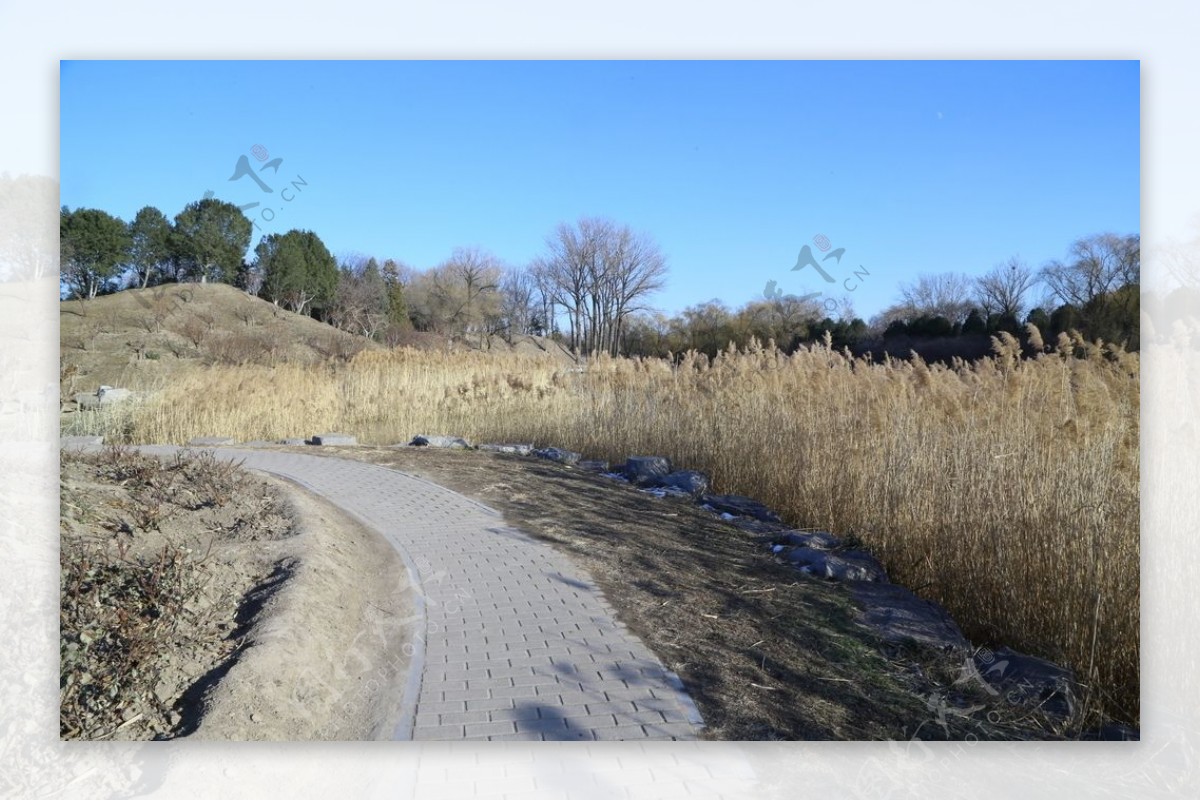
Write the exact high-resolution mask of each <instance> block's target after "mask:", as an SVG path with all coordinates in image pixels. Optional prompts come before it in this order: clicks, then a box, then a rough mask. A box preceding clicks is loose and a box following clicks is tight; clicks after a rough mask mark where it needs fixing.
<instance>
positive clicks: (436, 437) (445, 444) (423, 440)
mask: <svg viewBox="0 0 1200 801" xmlns="http://www.w3.org/2000/svg"><path fill="white" fill-rule="evenodd" d="M408 444H409V445H418V446H428V447H430V448H470V447H471V443H470V442H467V441H466V440H465V439H463V438H462V437H447V436H442V435H440V434H429V435H426V434H419V435H417V436H415V437H413V439H412V442H410V443H408Z"/></svg>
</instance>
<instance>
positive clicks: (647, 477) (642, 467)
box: [622, 456, 671, 487]
mask: <svg viewBox="0 0 1200 801" xmlns="http://www.w3.org/2000/svg"><path fill="white" fill-rule="evenodd" d="M622 472H624V473H625V477H626V478H628V479H629V480H630V481H631V482H633V483H634V484H637V485H638V486H641V487H649V486H655V485H657V484H659V482H660V480H661V479H662V478H663V477H664V476H666V475H667V474H668V473H670V472H671V462H670V461H669V460H668V459H666V458H664V457H662V456H630V457H629V458H628V459H626V460H625V468H624V470H623V471H622Z"/></svg>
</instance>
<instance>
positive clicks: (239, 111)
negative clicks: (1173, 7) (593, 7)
mask: <svg viewBox="0 0 1200 801" xmlns="http://www.w3.org/2000/svg"><path fill="white" fill-rule="evenodd" d="M61 111H62V116H61V153H62V162H61V186H62V203H63V204H65V205H67V206H70V207H71V208H78V207H93V208H101V209H104V210H106V211H108V212H110V213H113V214H116V215H117V216H120V217H121V218H122V219H125V220H130V219H132V217H133V216H134V214H136V212H137V210H138V209H139V208H141V207H142V206H145V205H152V206H156V207H158V208H159V209H161V210H162V211H163V212H164V213H165V214H166V215H167V216H168V217H174V216H175V214H177V213H178V212H179V211H180V210H182V208H183V207H184V206H185V205H186V204H187V203H189V202H191V201H194V200H198V199H200V198H201V197H202V196H203V195H204V193H205V192H206V191H209V190H211V191H213V192H215V194H216V196H217V197H219V198H221V199H223V200H228V201H230V202H232V203H235V204H237V205H243V204H246V203H251V202H255V201H258V202H259V203H260V205H259V206H258V207H255V208H251V209H247V211H246V213H247V216H249V217H250V218H251V219H252V220H253V221H254V222H255V224H256V231H255V239H254V241H253V242H252V243H251V247H253V245H254V244H256V243H257V240H258V237H259V236H260V235H261V234H264V233H273V232H278V233H282V232H284V231H286V230H288V229H290V228H307V229H310V230H313V231H315V232H316V233H317V234H318V235H320V237H321V238H322V239H323V240H324V242H325V243H326V245H327V246H328V247H329V249H330V250H331V251H332V252H333V253H334V254H335V255H342V254H348V253H352V252H353V253H363V254H368V255H375V256H378V257H382V258H389V257H390V258H395V259H398V260H401V261H404V262H406V263H408V264H411V265H412V266H414V267H417V268H422V269H423V268H427V267H430V266H433V265H435V264H437V263H438V262H440V261H442V260H444V259H445V258H447V257H448V256H449V255H450V253H451V251H452V250H453V249H454V248H455V247H456V246H471V245H474V246H479V247H483V248H486V249H488V250H490V251H492V252H493V253H495V254H496V255H497V256H498V257H500V258H501V259H503V260H504V261H506V262H508V263H511V264H517V265H522V264H525V263H527V262H528V261H529V260H531V259H532V258H534V257H536V256H537V255H538V254H539V253H541V252H542V251H543V249H544V240H545V237H546V236H547V235H548V234H549V233H550V232H551V231H552V229H553V228H554V226H555V225H557V224H558V223H559V222H571V221H574V220H576V219H578V218H579V217H581V216H606V217H610V218H612V219H614V220H616V221H617V222H619V223H624V224H627V225H629V226H631V227H632V228H634V229H637V230H640V231H644V232H646V233H648V234H649V235H650V236H652V237H653V238H654V239H655V241H656V242H657V243H658V244H659V246H660V247H661V249H662V250H663V252H664V253H665V254H666V256H667V258H668V264H669V267H670V275H669V281H668V287H667V289H666V290H665V291H663V292H662V293H660V294H659V295H658V296H657V297H656V298H655V303H656V305H657V306H658V307H660V308H661V309H663V310H664V311H667V312H677V311H679V310H681V309H682V308H683V307H685V306H688V305H692V304H695V303H699V302H703V301H706V300H709V299H712V298H717V299H720V300H722V301H724V302H725V303H727V304H729V305H730V306H735V307H736V306H739V305H741V304H743V303H745V302H746V301H749V300H752V299H754V298H756V297H760V296H761V293H762V292H763V290H764V287H765V286H766V284H767V282H768V281H771V280H774V281H776V282H777V285H778V287H779V288H780V289H781V290H783V291H784V292H792V293H796V294H806V293H809V292H826V293H827V295H828V296H829V297H831V298H839V297H842V296H847V297H849V298H850V300H851V301H852V303H853V305H854V308H855V310H856V312H857V313H858V314H859V315H860V316H862V317H864V318H866V317H870V316H871V315H872V314H875V313H876V312H878V311H880V310H881V309H882V308H884V307H885V306H886V305H888V304H889V303H891V302H893V301H894V300H895V298H896V295H897V286H898V284H899V283H901V282H905V281H910V280H912V279H913V278H915V277H916V275H917V274H919V273H937V272H945V271H951V270H953V271H957V272H964V273H967V274H969V275H976V274H979V273H981V272H984V271H986V270H987V269H989V268H991V267H992V266H993V265H995V264H997V263H1000V262H1003V261H1005V260H1006V259H1008V258H1009V257H1010V256H1020V257H1022V258H1024V259H1026V260H1028V261H1029V262H1030V263H1032V264H1034V265H1035V266H1040V265H1041V264H1042V263H1044V262H1045V261H1047V260H1049V259H1052V258H1062V257H1064V256H1065V255H1066V250H1067V247H1068V246H1069V245H1070V243H1071V242H1072V241H1073V240H1074V239H1076V238H1078V237H1081V236H1085V235H1088V234H1092V233H1099V232H1103V231H1114V232H1117V233H1122V234H1124V233H1135V232H1138V231H1139V230H1140V226H1139V212H1140V207H1139V188H1140V187H1139V65H1138V63H1137V62H1135V61H1121V62H1080V61H1050V62H1020V61H992V62H949V61H931V62H913V61H897V62H861V61H832V62H819V61H784V62H762V61H760V62H737V61H714V62H670V61H655V62H622V61H612V62H587V61H581V62H513V61H508V62H504V61H502V62H452V61H434V62H404V61H399V62H336V61H313V62H285V61H257V62H256V61H249V62H234V61H228V62H220V61H214V62H189V61H169V62H162V61H129V62H116V61H110V62H103V61H72V62H63V63H62V68H61ZM255 145H261V146H262V147H263V148H265V150H266V151H267V153H266V156H267V158H268V159H282V161H281V162H280V163H279V165H278V172H277V173H276V172H273V171H272V169H271V168H266V169H265V171H263V172H258V173H257V174H258V175H259V176H260V178H261V180H263V181H264V183H265V184H266V185H268V186H270V187H271V188H272V189H273V190H274V191H273V192H272V193H270V194H267V193H265V192H263V191H262V190H260V188H259V187H258V186H257V185H255V183H254V182H253V180H252V179H251V178H249V177H242V178H239V179H238V180H234V181H231V180H229V179H230V177H231V176H232V175H233V174H234V168H235V165H236V163H237V161H238V159H239V157H241V156H246V157H247V160H248V163H249V164H250V165H251V166H252V167H253V168H254V169H255V170H256V171H257V170H259V169H261V168H262V167H263V164H264V163H265V162H264V161H261V160H259V159H258V158H256V157H255V155H254V154H253V153H252V148H253V147H254V146H255ZM260 154H261V152H260ZM293 183H294V184H295V186H294V187H292V188H290V189H289V188H288V187H289V185H292V184H293ZM285 189H287V191H286V192H285V191H284V190H285ZM285 197H290V200H285V199H284V198H285ZM268 217H271V219H268ZM818 234H823V235H825V236H826V237H828V239H829V240H830V241H831V242H832V247H833V248H845V249H846V252H845V255H844V257H843V258H842V260H841V262H840V263H838V265H837V266H836V267H834V266H833V265H834V262H832V261H830V262H827V263H826V267H832V269H830V270H829V272H830V273H831V274H832V275H833V276H834V277H836V278H837V279H838V282H839V283H838V284H837V285H836V286H835V285H828V284H825V283H824V281H823V280H822V279H821V278H820V277H819V276H818V275H816V273H815V272H814V271H813V270H803V271H800V272H793V271H792V270H791V268H792V266H793V265H795V264H796V260H797V255H798V253H799V251H800V249H801V247H803V246H804V245H805V244H810V243H812V240H813V237H814V236H815V235H818ZM854 271H859V272H860V273H861V272H863V271H865V272H866V275H865V276H863V277H861V278H859V279H853V278H851V276H852V273H853V272H854ZM847 279H849V283H843V282H844V281H846V280H847ZM847 287H853V291H847Z"/></svg>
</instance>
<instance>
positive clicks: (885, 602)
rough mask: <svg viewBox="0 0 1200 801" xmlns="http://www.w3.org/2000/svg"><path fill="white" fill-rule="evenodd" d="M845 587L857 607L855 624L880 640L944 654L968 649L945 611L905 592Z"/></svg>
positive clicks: (880, 586) (866, 585) (870, 584)
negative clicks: (858, 610) (912, 644)
mask: <svg viewBox="0 0 1200 801" xmlns="http://www.w3.org/2000/svg"><path fill="white" fill-rule="evenodd" d="M846 586H847V587H849V588H850V592H851V594H852V595H853V597H854V600H855V601H856V602H857V603H858V605H859V609H860V612H859V621H860V622H861V623H862V624H863V625H865V626H866V627H867V628H870V629H872V630H874V631H875V633H876V634H878V635H879V636H880V637H882V638H883V639H884V640H887V641H889V642H917V643H921V644H923V645H929V646H932V647H934V648H941V649H945V650H957V649H965V648H967V647H969V646H970V643H969V642H968V641H967V638H966V637H964V636H963V633H962V632H961V631H960V630H959V628H958V624H956V623H955V622H954V618H952V617H950V614H949V613H948V612H947V611H946V610H945V609H943V608H942V607H941V606H939V605H938V604H936V603H934V602H933V601H926V600H925V599H923V598H919V597H917V595H916V594H915V593H913V592H912V591H911V590H909V589H906V588H904V587H901V586H899V585H897V584H888V583H884V582H874V581H854V582H851V583H849V584H847V585H846Z"/></svg>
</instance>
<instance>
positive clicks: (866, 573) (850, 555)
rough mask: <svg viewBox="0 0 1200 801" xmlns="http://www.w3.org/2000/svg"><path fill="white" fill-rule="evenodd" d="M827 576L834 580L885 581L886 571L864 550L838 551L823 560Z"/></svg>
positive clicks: (886, 578)
mask: <svg viewBox="0 0 1200 801" xmlns="http://www.w3.org/2000/svg"><path fill="white" fill-rule="evenodd" d="M825 571H826V575H827V577H828V578H831V579H834V580H836V581H887V580H888V577H887V571H885V570H884V569H883V565H881V564H879V560H878V559H876V558H875V557H874V556H871V554H869V553H867V552H866V551H839V552H838V553H835V554H831V555H830V556H829V558H828V559H826V560H825Z"/></svg>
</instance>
